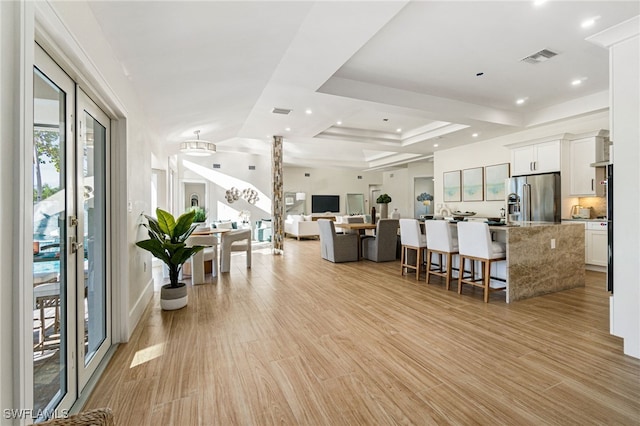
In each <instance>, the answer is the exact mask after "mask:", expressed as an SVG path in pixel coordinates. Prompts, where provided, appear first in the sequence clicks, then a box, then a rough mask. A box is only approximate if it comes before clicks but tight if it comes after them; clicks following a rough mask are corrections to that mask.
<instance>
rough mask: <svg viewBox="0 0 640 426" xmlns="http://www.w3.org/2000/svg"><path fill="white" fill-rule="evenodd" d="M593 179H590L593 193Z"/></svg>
mask: <svg viewBox="0 0 640 426" xmlns="http://www.w3.org/2000/svg"><path fill="white" fill-rule="evenodd" d="M594 182H595V179H591V190H592V191H593V185H594Z"/></svg>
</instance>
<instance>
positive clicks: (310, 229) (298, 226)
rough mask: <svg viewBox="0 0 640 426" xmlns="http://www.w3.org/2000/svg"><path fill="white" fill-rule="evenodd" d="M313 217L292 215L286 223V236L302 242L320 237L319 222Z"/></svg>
mask: <svg viewBox="0 0 640 426" xmlns="http://www.w3.org/2000/svg"><path fill="white" fill-rule="evenodd" d="M312 219H313V218H312V217H311V216H305V215H301V214H291V215H288V216H287V220H285V221H284V233H285V235H289V236H292V237H294V238H297V239H298V240H300V238H311V237H313V238H315V237H319V236H320V228H318V222H316V221H315V220H312Z"/></svg>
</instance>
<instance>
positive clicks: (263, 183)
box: [176, 151, 271, 222]
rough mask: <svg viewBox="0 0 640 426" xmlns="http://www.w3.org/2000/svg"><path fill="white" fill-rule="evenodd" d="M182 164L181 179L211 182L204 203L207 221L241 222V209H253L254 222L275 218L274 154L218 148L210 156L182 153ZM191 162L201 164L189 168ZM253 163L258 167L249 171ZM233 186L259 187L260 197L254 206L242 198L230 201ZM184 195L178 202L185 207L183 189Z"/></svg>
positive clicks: (241, 188) (180, 160)
mask: <svg viewBox="0 0 640 426" xmlns="http://www.w3.org/2000/svg"><path fill="white" fill-rule="evenodd" d="M178 163H179V164H180V166H179V176H180V181H181V182H182V181H187V182H203V183H205V184H206V185H207V194H206V206H204V207H205V209H206V211H207V222H212V221H215V220H232V221H240V220H241V219H240V217H239V216H238V212H240V211H241V210H247V211H249V213H250V214H251V217H250V220H251V222H255V221H256V220H259V219H262V218H270V217H271V207H270V206H271V159H270V156H266V155H262V156H260V155H255V154H246V153H226V152H220V151H218V152H217V153H216V154H214V155H213V156H210V157H189V156H182V155H181V156H179V157H178ZM190 164H195V165H196V166H197V167H193V166H191V167H189V165H190ZM213 164H219V165H220V168H218V169H214V168H213ZM249 166H255V170H249ZM181 186H182V185H181ZM231 187H235V188H237V189H238V190H239V191H240V192H242V190H243V189H245V188H251V189H255V190H257V191H258V193H259V194H260V195H259V198H260V200H259V201H258V202H257V203H256V204H255V205H253V204H250V203H249V202H247V201H246V200H245V199H243V198H242V197H241V198H240V199H239V200H237V201H235V202H233V203H231V204H229V203H228V202H227V201H226V199H225V194H226V191H227V190H228V189H230V188H231ZM180 197H181V199H180V200H179V202H178V205H179V206H183V205H184V201H183V199H184V198H183V197H184V194H183V193H182V190H181V195H180ZM226 207H228V208H226ZM176 213H177V214H179V213H183V211H178V212H176Z"/></svg>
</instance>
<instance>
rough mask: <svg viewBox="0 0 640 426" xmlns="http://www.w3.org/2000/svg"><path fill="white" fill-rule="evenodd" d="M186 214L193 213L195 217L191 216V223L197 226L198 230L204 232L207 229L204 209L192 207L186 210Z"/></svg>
mask: <svg viewBox="0 0 640 426" xmlns="http://www.w3.org/2000/svg"><path fill="white" fill-rule="evenodd" d="M187 212H194V213H195V216H193V223H195V224H197V229H198V230H204V228H206V227H207V225H206V223H205V222H206V220H207V212H206V210H205V209H204V207H198V206H193V207H191V208H189V210H187Z"/></svg>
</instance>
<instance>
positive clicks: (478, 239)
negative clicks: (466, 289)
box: [458, 222, 507, 303]
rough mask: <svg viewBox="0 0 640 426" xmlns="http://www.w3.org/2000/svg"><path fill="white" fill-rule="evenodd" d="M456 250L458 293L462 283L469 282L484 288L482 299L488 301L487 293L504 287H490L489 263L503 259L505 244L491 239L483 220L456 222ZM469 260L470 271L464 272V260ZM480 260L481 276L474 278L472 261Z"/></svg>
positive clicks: (504, 285) (504, 258) (460, 290)
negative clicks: (458, 258)
mask: <svg viewBox="0 0 640 426" xmlns="http://www.w3.org/2000/svg"><path fill="white" fill-rule="evenodd" d="M458 251H459V253H460V254H459V255H460V272H459V274H458V293H459V294H462V284H470V285H472V286H475V287H480V288H482V289H483V290H484V301H485V303H487V302H489V293H490V292H493V291H500V290H504V289H505V288H506V284H503V285H498V286H495V287H491V265H492V264H493V263H495V262H500V261H505V260H506V259H507V258H506V246H505V244H504V243H501V242H498V241H491V233H490V232H489V225H487V224H486V223H485V222H458ZM467 260H469V261H470V262H471V264H472V265H471V268H470V269H471V273H470V274H468V275H466V276H465V274H464V272H463V271H464V268H465V261H467ZM476 261H478V262H480V265H481V268H480V269H481V271H480V272H481V276H480V278H476V273H475V268H474V267H473V264H474V262H476Z"/></svg>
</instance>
